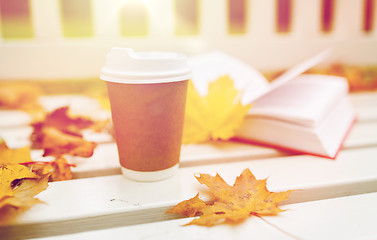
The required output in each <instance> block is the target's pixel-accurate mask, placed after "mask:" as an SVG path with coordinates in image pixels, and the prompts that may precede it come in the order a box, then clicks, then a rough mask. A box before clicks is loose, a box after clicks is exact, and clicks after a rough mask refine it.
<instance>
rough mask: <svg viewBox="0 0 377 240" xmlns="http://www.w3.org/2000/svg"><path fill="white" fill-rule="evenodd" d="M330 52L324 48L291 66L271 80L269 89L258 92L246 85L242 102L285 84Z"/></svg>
mask: <svg viewBox="0 0 377 240" xmlns="http://www.w3.org/2000/svg"><path fill="white" fill-rule="evenodd" d="M330 54H331V50H330V49H326V50H324V51H322V52H320V53H318V54H316V55H315V56H313V57H311V58H309V59H307V60H305V61H303V62H301V63H299V64H297V65H295V66H293V67H292V68H290V69H288V70H287V71H285V72H284V73H283V74H282V75H280V76H279V77H278V78H276V79H275V80H273V82H272V83H271V84H270V86H269V89H268V90H267V91H264V92H258V93H255V92H254V91H255V89H254V87H253V85H252V84H250V85H249V86H247V88H246V89H245V97H244V99H243V100H244V101H243V102H244V103H245V104H249V103H252V102H253V101H255V100H256V99H258V98H260V97H262V96H263V95H265V94H267V93H268V92H270V91H272V90H274V89H276V88H279V87H280V86H282V85H284V84H286V83H287V82H289V81H291V80H292V79H294V78H295V77H297V76H299V75H300V74H302V73H304V72H305V71H307V70H309V69H310V68H312V67H314V66H315V65H317V64H319V63H320V62H322V61H323V60H325V59H326V58H327V57H329V56H330Z"/></svg>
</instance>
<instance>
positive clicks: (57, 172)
mask: <svg viewBox="0 0 377 240" xmlns="http://www.w3.org/2000/svg"><path fill="white" fill-rule="evenodd" d="M51 164H52V168H53V172H52V174H51V177H50V179H51V181H54V182H55V181H64V180H71V179H72V171H71V166H72V165H71V164H69V163H68V162H67V160H66V159H65V158H63V157H60V158H58V159H56V160H55V161H54V162H52V163H51Z"/></svg>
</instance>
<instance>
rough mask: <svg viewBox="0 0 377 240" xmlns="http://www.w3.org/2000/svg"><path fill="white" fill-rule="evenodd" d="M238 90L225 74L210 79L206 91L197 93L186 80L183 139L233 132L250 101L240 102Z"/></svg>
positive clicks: (226, 136)
mask: <svg viewBox="0 0 377 240" xmlns="http://www.w3.org/2000/svg"><path fill="white" fill-rule="evenodd" d="M240 100H241V92H239V91H238V90H236V89H235V88H234V86H233V81H232V80H231V79H230V78H229V76H223V77H220V78H218V79H217V80H216V81H215V82H212V83H210V85H209V88H208V94H207V96H205V97H201V96H200V95H199V94H198V92H197V91H196V90H195V88H194V85H193V84H192V82H189V86H188V93H187V101H186V115H185V125H184V130H183V143H200V142H205V141H208V140H211V139H212V140H219V139H222V140H227V139H229V138H231V137H233V136H234V133H235V130H237V128H239V127H240V126H241V125H242V123H243V121H244V118H245V116H246V113H247V111H248V110H249V109H250V107H251V105H246V106H243V105H242V104H241V101H240Z"/></svg>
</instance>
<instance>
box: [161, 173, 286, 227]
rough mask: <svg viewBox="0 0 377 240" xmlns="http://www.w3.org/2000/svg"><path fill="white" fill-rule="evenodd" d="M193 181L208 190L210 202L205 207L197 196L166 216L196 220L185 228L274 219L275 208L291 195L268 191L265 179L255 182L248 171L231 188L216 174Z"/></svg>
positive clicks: (205, 175) (174, 208)
mask: <svg viewBox="0 0 377 240" xmlns="http://www.w3.org/2000/svg"><path fill="white" fill-rule="evenodd" d="M196 179H197V180H198V181H199V182H200V183H202V184H205V185H206V186H207V187H208V188H209V190H210V192H211V193H212V194H213V196H214V200H213V202H212V203H205V202H204V201H203V200H201V199H200V198H199V195H197V196H195V197H194V198H192V199H189V200H186V201H183V202H181V203H179V204H178V205H176V206H175V207H173V208H172V209H170V210H168V211H167V212H166V213H176V214H180V215H183V216H186V217H193V216H200V217H199V218H196V219H194V220H193V221H191V222H190V223H188V224H187V225H192V224H196V225H201V226H213V225H216V224H221V223H231V224H237V223H240V222H243V221H244V220H246V219H247V218H248V217H250V216H253V215H254V216H265V215H276V214H278V213H279V212H282V211H283V210H282V209H280V208H279V207H278V204H279V203H280V202H281V201H283V200H286V199H288V197H289V194H290V193H291V190H290V191H286V192H278V193H275V192H270V191H268V190H267V188H266V179H264V180H257V179H256V178H255V177H254V175H253V174H252V173H251V172H250V170H249V169H245V170H244V171H243V172H242V174H241V175H240V176H239V177H238V178H237V179H236V181H235V183H234V185H233V186H229V185H228V184H227V183H226V182H225V181H224V180H223V179H222V178H221V177H220V176H219V175H218V174H217V175H216V176H215V177H212V176H210V175H208V174H200V176H199V177H196Z"/></svg>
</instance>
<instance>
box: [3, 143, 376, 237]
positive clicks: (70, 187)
mask: <svg viewBox="0 0 377 240" xmlns="http://www.w3.org/2000/svg"><path fill="white" fill-rule="evenodd" d="M376 156H377V147H374V148H364V149H351V150H344V151H343V152H341V153H340V155H339V156H338V158H337V159H336V160H330V159H324V158H319V157H314V156H293V157H283V158H271V159H260V160H250V161H240V162H234V163H224V164H216V165H206V166H195V167H187V168H181V169H180V170H179V174H177V175H176V176H174V177H172V178H169V179H166V180H163V181H159V182H150V183H143V182H134V181H130V180H128V179H126V178H124V177H123V176H121V175H116V176H107V177H97V178H87V179H78V180H72V181H65V182H56V183H51V186H50V187H49V189H48V190H46V191H44V192H42V193H41V194H39V198H40V199H41V200H43V201H45V202H46V203H47V204H40V205H37V206H35V207H33V208H32V209H30V210H29V211H28V212H25V213H24V214H22V215H21V216H20V217H19V218H18V219H17V222H15V223H14V224H13V225H12V226H11V227H0V235H1V234H2V233H5V232H14V233H16V232H22V233H23V234H26V235H27V234H37V235H38V233H36V232H35V231H36V230H35V229H39V230H37V231H42V232H41V233H39V234H42V233H43V234H46V232H44V231H47V230H48V229H50V228H52V229H54V230H53V231H56V232H59V231H60V234H63V233H62V231H64V232H65V233H68V232H70V231H71V232H75V231H78V230H79V229H80V231H82V230H86V231H87V230H93V229H100V228H106V227H114V226H116V224H117V223H116V221H120V223H118V224H123V225H128V224H135V223H141V222H153V221H159V220H166V219H167V218H166V216H163V215H162V213H163V212H164V211H165V210H166V209H167V208H168V207H170V206H172V205H174V204H176V203H177V202H179V201H182V200H184V199H188V198H191V197H193V196H194V195H195V194H196V193H197V192H198V191H199V190H200V189H203V187H202V186H201V185H200V184H199V183H198V182H197V181H196V180H195V178H194V176H193V175H194V173H209V174H212V175H214V174H216V172H218V173H219V174H220V175H221V176H222V177H223V178H224V180H226V181H227V182H228V183H230V184H232V183H233V182H234V179H235V177H236V176H238V175H239V174H240V173H241V172H242V170H243V169H245V168H249V169H250V170H251V171H252V172H253V173H254V174H255V176H256V177H257V178H258V179H262V178H266V177H269V180H268V188H269V190H271V191H284V190H287V189H301V190H300V191H296V192H294V193H292V195H291V198H290V199H289V200H288V201H286V202H285V204H289V203H296V202H305V201H313V200H319V199H326V198H333V197H342V196H347V195H353V194H360V193H368V192H375V191H377V171H376V169H377V161H375V158H376ZM203 197H204V198H205V197H206V196H205V195H203ZM120 219H121V220H120ZM118 226H119V225H118ZM47 227H48V228H47ZM83 228H84V229H83ZM47 234H48V232H47ZM38 236H39V235H38Z"/></svg>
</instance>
